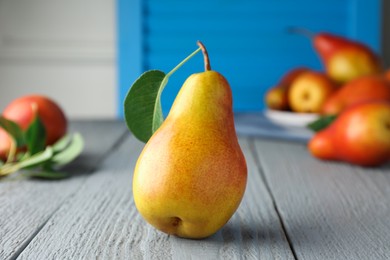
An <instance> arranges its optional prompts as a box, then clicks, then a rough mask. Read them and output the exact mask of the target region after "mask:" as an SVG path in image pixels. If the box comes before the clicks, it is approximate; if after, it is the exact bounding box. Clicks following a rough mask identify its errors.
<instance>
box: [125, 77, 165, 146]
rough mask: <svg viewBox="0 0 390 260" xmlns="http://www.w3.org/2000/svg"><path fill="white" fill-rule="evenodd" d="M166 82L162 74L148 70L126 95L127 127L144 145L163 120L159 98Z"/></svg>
mask: <svg viewBox="0 0 390 260" xmlns="http://www.w3.org/2000/svg"><path fill="white" fill-rule="evenodd" d="M167 82H168V78H167V77H166V75H165V73H164V72H162V71H160V70H150V71H147V72H145V73H143V74H142V75H141V76H140V77H139V78H138V79H137V80H136V81H135V82H134V83H133V85H132V86H131V88H130V90H129V92H128V93H127V95H126V98H125V101H124V116H125V120H126V124H127V127H128V128H129V130H130V131H131V132H132V133H133V134H134V136H135V137H136V138H138V139H139V140H140V141H142V142H145V143H146V142H147V141H148V140H149V138H150V137H151V136H152V135H153V133H154V132H155V131H156V130H157V129H158V128H159V127H160V125H161V124H162V122H163V120H164V118H163V114H162V108H161V100H160V98H161V93H162V91H163V89H164V87H165V85H166V84H167Z"/></svg>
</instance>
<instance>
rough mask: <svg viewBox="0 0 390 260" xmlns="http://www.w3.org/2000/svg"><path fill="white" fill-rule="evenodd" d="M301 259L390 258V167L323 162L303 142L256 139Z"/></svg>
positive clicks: (295, 249) (276, 199)
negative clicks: (363, 166)
mask: <svg viewBox="0 0 390 260" xmlns="http://www.w3.org/2000/svg"><path fill="white" fill-rule="evenodd" d="M255 152H256V153H257V155H258V160H259V162H260V165H261V167H262V169H263V170H264V175H265V179H266V182H267V183H268V185H269V189H270V190H271V191H272V192H271V193H272V196H273V197H274V199H275V203H276V207H277V209H278V211H279V214H280V216H281V217H282V220H283V223H284V225H285V228H286V232H287V235H288V237H289V240H290V242H291V244H292V247H293V250H294V252H295V254H296V256H297V258H298V259H390V242H389V241H390V222H389V216H390V203H389V201H390V170H389V166H384V167H382V168H379V169H367V168H361V167H357V166H351V165H348V164H345V163H337V162H323V161H319V160H317V159H315V158H313V157H311V155H310V154H309V153H308V151H307V149H306V147H305V145H304V144H298V143H287V142H277V141H269V140H268V141H267V140H261V139H258V140H256V141H255Z"/></svg>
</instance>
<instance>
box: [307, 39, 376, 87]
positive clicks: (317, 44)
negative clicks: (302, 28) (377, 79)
mask: <svg viewBox="0 0 390 260" xmlns="http://www.w3.org/2000/svg"><path fill="white" fill-rule="evenodd" d="M312 41H313V45H314V48H315V49H316V51H317V53H318V54H319V56H320V57H321V60H322V61H323V64H324V66H325V68H326V72H327V74H328V75H329V76H330V77H331V78H332V79H333V80H335V81H336V82H339V83H345V82H348V81H350V80H352V79H355V78H357V77H360V76H364V75H373V74H379V73H381V71H382V64H381V60H380V58H379V56H378V55H377V54H376V53H374V51H373V50H372V49H370V48H369V47H368V46H366V45H364V44H363V43H361V42H358V41H353V40H351V39H348V38H345V37H341V36H337V35H334V34H330V33H318V34H316V35H314V37H313V39H312Z"/></svg>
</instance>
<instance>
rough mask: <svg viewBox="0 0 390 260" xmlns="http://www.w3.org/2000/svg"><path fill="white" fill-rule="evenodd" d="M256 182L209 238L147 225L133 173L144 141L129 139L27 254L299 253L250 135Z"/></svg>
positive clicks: (192, 255)
mask: <svg viewBox="0 0 390 260" xmlns="http://www.w3.org/2000/svg"><path fill="white" fill-rule="evenodd" d="M241 144H242V147H243V150H244V153H245V155H246V158H247V162H248V168H249V180H248V186H247V191H246V193H245V196H244V199H243V201H242V203H241V205H240V207H239V209H238V211H237V212H236V214H235V215H234V216H233V217H232V219H231V220H230V221H229V222H228V223H227V224H226V225H225V226H224V227H223V228H222V229H221V230H220V231H219V232H217V233H216V234H215V235H213V236H211V237H209V238H207V239H204V240H189V239H181V238H178V237H175V236H169V235H166V234H164V233H162V232H160V231H157V230H156V229H154V228H152V227H151V226H150V225H149V224H147V223H146V222H145V221H144V220H143V219H142V218H141V217H140V215H139V214H138V212H137V210H136V208H135V205H134V202H133V200H132V190H131V187H132V171H133V169H134V166H135V162H136V159H137V157H138V155H139V153H140V151H141V149H142V147H143V145H142V144H141V143H140V142H138V141H136V140H135V139H134V138H133V137H131V138H128V139H126V140H125V142H124V143H123V145H121V146H120V147H118V150H116V151H115V153H113V154H111V156H110V157H109V158H108V160H107V161H105V162H104V164H103V165H102V167H100V168H99V170H97V171H96V172H95V173H94V174H93V175H91V176H89V177H88V178H87V179H86V181H85V182H84V183H83V184H82V187H81V188H80V189H79V190H78V191H77V193H75V194H74V195H73V196H72V197H70V198H68V199H67V201H66V202H65V203H63V204H62V205H61V208H60V209H58V210H57V211H56V212H55V214H54V215H53V216H52V218H50V220H49V221H48V223H47V224H46V225H45V226H44V227H43V228H42V229H41V230H40V232H39V233H38V234H37V235H36V236H35V238H34V239H33V240H32V241H31V243H30V244H29V245H28V246H27V247H26V249H25V250H24V251H23V252H22V254H21V255H20V259H243V258H244V259H293V255H292V252H291V250H290V247H289V244H288V242H287V239H286V237H285V235H284V232H283V229H282V227H281V224H280V221H279V218H278V216H277V214H276V211H275V209H274V206H273V203H272V200H271V197H270V196H269V194H268V192H267V190H266V188H265V186H264V184H263V183H262V179H261V177H260V173H259V169H258V167H257V166H256V164H255V161H254V158H253V156H252V154H251V151H250V148H249V143H248V140H247V139H242V140H241Z"/></svg>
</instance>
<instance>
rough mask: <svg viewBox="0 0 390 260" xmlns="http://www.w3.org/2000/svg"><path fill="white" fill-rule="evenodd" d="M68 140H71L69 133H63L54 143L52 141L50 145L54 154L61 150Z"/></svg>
mask: <svg viewBox="0 0 390 260" xmlns="http://www.w3.org/2000/svg"><path fill="white" fill-rule="evenodd" d="M70 141H71V135H70V134H66V135H64V136H63V137H62V138H61V139H60V140H58V141H57V142H56V143H54V144H53V145H52V146H51V147H52V148H53V152H54V153H55V154H56V153H58V152H61V151H62V150H64V149H65V148H66V147H67V146H68V145H69V143H70Z"/></svg>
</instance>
